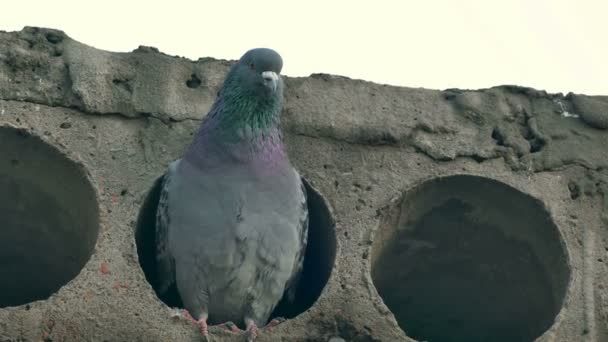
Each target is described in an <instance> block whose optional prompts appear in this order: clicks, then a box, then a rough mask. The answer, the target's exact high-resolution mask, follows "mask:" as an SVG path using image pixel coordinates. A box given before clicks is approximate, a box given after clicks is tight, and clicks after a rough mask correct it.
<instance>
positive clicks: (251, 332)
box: [245, 319, 258, 342]
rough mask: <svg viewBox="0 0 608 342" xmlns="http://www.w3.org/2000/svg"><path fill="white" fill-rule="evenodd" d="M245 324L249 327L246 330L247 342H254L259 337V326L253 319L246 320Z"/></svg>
mask: <svg viewBox="0 0 608 342" xmlns="http://www.w3.org/2000/svg"><path fill="white" fill-rule="evenodd" d="M245 324H246V325H247V330H245V336H246V338H247V342H254V341H255V339H256V338H257V337H258V326H257V325H255V322H254V321H253V320H251V319H246V320H245Z"/></svg>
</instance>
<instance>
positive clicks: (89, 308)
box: [0, 28, 608, 342]
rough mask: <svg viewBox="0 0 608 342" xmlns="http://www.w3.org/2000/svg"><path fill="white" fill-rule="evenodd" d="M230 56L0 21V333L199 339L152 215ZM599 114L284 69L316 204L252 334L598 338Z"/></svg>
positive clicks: (605, 167)
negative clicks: (128, 44) (105, 44)
mask: <svg viewBox="0 0 608 342" xmlns="http://www.w3.org/2000/svg"><path fill="white" fill-rule="evenodd" d="M231 63H232V62H231V61H221V60H215V59H212V58H202V59H199V60H197V61H190V60H187V59H184V58H179V57H172V56H168V55H165V54H162V53H160V52H159V51H157V50H156V49H154V48H148V47H140V48H138V49H136V50H135V51H133V52H130V53H113V52H107V51H102V50H98V49H95V48H93V47H89V46H87V45H84V44H82V43H79V42H76V41H74V40H72V39H70V38H69V37H68V36H66V35H65V34H64V33H63V32H61V31H57V30H50V29H40V28H25V29H24V30H22V31H20V32H9V33H7V32H0V139H1V142H2V143H1V144H0V156H1V157H2V158H0V177H1V178H0V341H200V340H201V337H200V335H199V332H198V330H197V329H196V328H195V327H193V326H192V325H190V324H189V323H188V322H185V321H183V320H180V319H177V318H174V317H172V313H173V310H172V309H171V308H170V307H169V306H168V305H167V304H165V303H168V304H170V305H178V304H179V302H178V301H174V302H172V299H170V298H162V299H161V298H158V297H157V296H156V294H155V291H154V288H153V286H154V275H153V274H152V273H153V272H151V271H150V263H151V262H153V261H152V260H151V259H150V257H149V253H148V252H147V251H148V250H149V248H150V244H151V243H153V240H151V238H150V231H151V229H153V226H151V225H152V224H153V223H150V220H149V217H150V215H151V212H153V208H154V206H155V203H154V185H155V182H156V180H157V179H158V178H159V177H160V176H161V175H162V173H163V171H164V169H165V167H166V166H167V164H168V163H169V162H170V161H172V160H174V159H176V158H179V157H180V156H181V153H182V152H183V150H184V148H185V146H186V145H187V144H188V143H189V141H190V139H191V137H192V135H193V133H194V131H195V130H196V128H197V127H198V125H199V123H200V120H201V118H202V117H203V116H204V114H205V113H206V112H207V110H208V109H209V107H210V106H211V104H212V101H213V99H214V97H215V95H216V93H217V90H218V89H219V86H220V85H221V82H222V81H223V78H224V75H225V74H226V71H227V70H228V68H229V66H230V65H231ZM285 63H289V61H285ZM607 117H608V100H607V99H606V97H600V96H595V97H590V96H584V95H578V94H567V95H562V94H548V93H546V92H544V91H539V90H534V89H530V88H524V87H518V86H498V87H494V88H490V89H482V90H459V89H448V90H444V91H439V90H429V89H419V88H418V89H412V88H403V87H394V86H387V85H380V84H374V83H370V82H365V81H360V80H352V79H348V78H345V77H338V76H331V75H326V74H315V75H311V76H310V77H303V78H291V77H286V101H285V108H284V111H283V117H282V125H283V127H284V131H285V139H286V144H287V146H288V150H289V151H288V152H289V154H290V156H291V159H292V161H293V163H294V165H295V166H296V167H297V168H298V170H299V171H300V172H301V173H302V175H303V177H304V178H305V179H306V180H307V182H308V183H309V187H308V191H309V195H311V203H310V209H311V213H312V214H313V216H314V218H313V220H312V221H311V233H310V234H311V236H310V241H311V245H310V246H309V249H308V250H307V266H306V269H305V273H306V274H305V277H304V278H305V281H304V285H305V286H303V287H304V288H303V289H301V290H300V291H299V292H298V293H299V296H300V298H301V300H300V301H299V302H298V304H297V305H295V306H292V307H282V308H278V309H277V313H276V314H277V315H279V314H282V315H285V316H287V317H290V318H291V319H289V320H288V321H287V322H285V323H282V324H280V325H279V326H278V327H276V328H274V329H272V330H270V331H267V332H263V333H261V334H260V336H259V338H258V340H259V341H261V342H263V341H330V340H331V341H412V340H413V339H414V338H415V339H416V340H418V341H424V340H428V341H533V340H535V339H537V341H608V285H607V284H606V283H607V280H608V267H607V263H608V149H607V145H608V130H607V128H608V124H607ZM210 332H211V335H212V337H213V338H214V340H216V341H240V340H242V338H243V337H242V336H240V335H236V334H233V333H230V332H227V331H225V330H223V329H220V328H211V330H210ZM406 334H407V335H406ZM408 336H409V337H408Z"/></svg>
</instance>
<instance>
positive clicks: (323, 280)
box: [135, 179, 336, 324]
mask: <svg viewBox="0 0 608 342" xmlns="http://www.w3.org/2000/svg"><path fill="white" fill-rule="evenodd" d="M303 181H304V185H305V187H306V191H307V196H308V211H309V227H308V246H307V248H306V255H305V258H304V268H303V271H302V276H301V279H300V283H299V285H298V288H297V290H296V296H295V297H296V299H295V302H294V303H289V302H288V301H287V300H286V298H283V299H282V300H281V301H280V302H279V304H278V305H277V307H276V308H275V310H274V311H273V313H272V315H271V316H270V318H275V317H284V318H293V317H296V316H297V315H299V314H301V313H303V312H304V311H306V310H308V309H309V308H310V307H311V306H312V305H313V304H314V303H315V302H316V301H317V299H318V298H319V296H320V295H321V291H322V290H323V288H324V287H325V285H326V284H327V281H328V280H329V276H330V275H331V271H332V268H333V264H334V259H335V253H336V236H335V230H334V221H333V218H332V217H331V213H330V211H329V209H328V207H327V205H326V203H325V200H324V199H323V197H322V196H321V195H320V194H319V193H318V192H317V191H316V190H315V189H314V188H312V187H311V186H310V184H308V182H307V181H306V180H304V179H303ZM160 183H161V179H158V180H157V181H156V182H155V183H154V186H153V188H152V189H151V190H150V192H149V193H148V195H147V197H146V199H145V200H144V203H143V205H142V208H141V210H140V213H139V217H138V221H137V228H136V232H135V239H136V243H137V253H138V256H139V263H140V265H141V267H142V269H143V271H144V274H145V276H146V279H147V280H148V282H149V283H150V285H152V288H153V289H154V291H155V292H156V295H157V296H158V298H159V299H160V300H161V301H163V302H164V303H165V304H166V305H168V306H170V307H178V308H182V307H183V304H182V302H181V299H180V297H179V293H178V291H177V288H176V287H173V288H171V289H170V290H169V291H168V292H167V293H165V294H160V293H159V291H158V286H157V284H158V278H157V274H156V259H155V257H154V255H155V234H154V230H155V223H156V210H157V206H158V200H159V197H160ZM211 315H212V313H211V314H210V319H212V317H211ZM235 323H236V324H240V322H235Z"/></svg>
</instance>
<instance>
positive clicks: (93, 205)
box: [0, 127, 99, 307]
mask: <svg viewBox="0 0 608 342" xmlns="http://www.w3.org/2000/svg"><path fill="white" fill-rule="evenodd" d="M0 141H2V144H0V155H2V156H3V158H2V159H0V307H6V306H17V305H23V304H26V303H29V302H32V301H36V300H43V299H46V298H48V297H49V296H51V295H52V294H53V293H55V292H57V291H58V290H59V289H60V288H61V287H62V286H63V285H65V284H67V283H68V282H69V281H70V280H72V279H73V278H74V277H76V276H77V275H78V273H79V272H80V270H81V269H82V267H84V265H85V263H86V262H87V261H88V260H89V258H90V256H91V255H92V253H93V248H94V246H95V242H96V240H97V233H98V229H99V226H98V224H99V222H98V207H97V201H96V196H95V192H94V190H93V188H92V187H91V185H90V183H89V182H88V180H87V178H86V175H85V172H84V170H83V169H82V168H81V167H80V166H79V165H77V164H75V163H73V162H72V161H70V160H69V159H67V158H66V157H64V156H63V155H62V154H61V153H60V152H59V151H57V150H55V149H54V148H53V147H52V146H49V145H47V144H46V143H44V142H43V141H42V140H40V139H39V138H38V137H35V136H30V135H29V133H27V132H26V131H24V130H17V129H14V128H7V127H2V128H0ZM41 170H44V171H41Z"/></svg>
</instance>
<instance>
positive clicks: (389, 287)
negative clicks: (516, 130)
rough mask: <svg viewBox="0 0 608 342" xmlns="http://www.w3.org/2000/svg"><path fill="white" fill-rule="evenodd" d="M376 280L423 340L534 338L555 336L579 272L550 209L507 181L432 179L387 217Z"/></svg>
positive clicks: (379, 237) (376, 255) (378, 244)
mask: <svg viewBox="0 0 608 342" xmlns="http://www.w3.org/2000/svg"><path fill="white" fill-rule="evenodd" d="M371 255H372V258H371V263H372V264H371V266H372V270H371V271H372V279H373V282H374V285H375V286H376V289H377V290H378V293H379V294H380V296H381V297H382V299H383V300H384V303H385V304H386V305H387V306H388V308H389V309H390V310H391V311H392V312H393V314H394V315H395V318H396V319H397V322H398V324H399V326H400V327H401V328H402V329H403V330H404V331H405V332H406V334H407V335H408V336H410V337H412V338H415V339H417V340H420V341H424V340H428V341H433V342H445V341H471V342H473V341H497V342H502V341H504V342H507V341H509V342H516V341H522V342H523V341H526V342H527V341H533V340H534V339H536V338H537V337H539V336H540V335H542V334H543V333H544V332H545V331H546V330H547V329H549V328H550V327H551V326H552V325H553V322H554V320H555V317H556V315H557V314H558V313H559V311H560V309H561V307H562V304H563V301H564V297H565V295H566V291H567V287H568V283H569V279H570V268H569V263H568V256H567V253H566V251H565V247H564V244H563V241H562V239H561V236H560V234H559V231H558V228H557V227H556V226H555V224H554V223H553V222H552V220H551V218H550V215H549V214H548V212H547V211H546V210H545V208H544V206H543V204H542V203H541V202H540V201H538V200H536V199H534V198H532V197H530V196H528V195H526V194H524V193H522V192H520V191H518V190H516V189H514V188H512V187H510V186H507V185H505V184H503V183H500V182H498V181H494V180H491V179H487V178H482V177H476V176H467V175H458V176H450V177H444V178H438V179H434V180H430V181H427V182H425V183H423V184H422V185H420V186H418V187H416V188H414V189H412V190H411V191H408V192H407V193H406V194H405V195H404V197H403V198H402V199H401V201H400V202H398V203H397V204H395V205H393V206H391V207H388V208H387V209H385V211H384V217H383V218H382V222H381V226H380V229H379V230H378V232H377V234H376V237H375V239H374V242H373V244H372V253H371Z"/></svg>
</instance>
